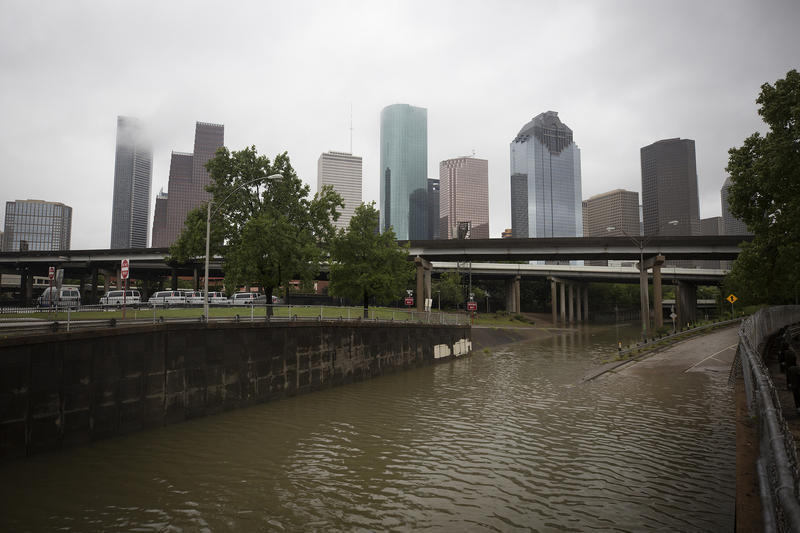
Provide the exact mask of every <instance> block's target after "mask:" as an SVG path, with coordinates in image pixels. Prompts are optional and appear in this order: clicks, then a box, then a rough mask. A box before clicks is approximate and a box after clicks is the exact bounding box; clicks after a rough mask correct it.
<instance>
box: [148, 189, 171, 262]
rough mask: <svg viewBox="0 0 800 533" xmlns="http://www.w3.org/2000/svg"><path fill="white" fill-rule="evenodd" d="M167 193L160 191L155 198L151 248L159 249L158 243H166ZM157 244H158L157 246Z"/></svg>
mask: <svg viewBox="0 0 800 533" xmlns="http://www.w3.org/2000/svg"><path fill="white" fill-rule="evenodd" d="M167 198H169V197H168V196H167V193H165V192H164V189H161V190H160V191H159V192H158V195H157V196H156V208H155V213H154V214H153V237H152V240H151V241H150V242H152V243H153V248H159V247H161V246H160V243H164V242H166V231H167ZM157 243H158V244H157Z"/></svg>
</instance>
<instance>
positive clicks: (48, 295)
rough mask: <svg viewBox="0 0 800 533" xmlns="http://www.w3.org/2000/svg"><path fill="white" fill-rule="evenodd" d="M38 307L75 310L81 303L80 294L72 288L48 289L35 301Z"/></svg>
mask: <svg viewBox="0 0 800 533" xmlns="http://www.w3.org/2000/svg"><path fill="white" fill-rule="evenodd" d="M37 303H38V304H39V307H60V308H67V307H69V308H72V309H77V308H78V306H80V303H81V293H80V292H78V289H75V288H72V287H61V288H60V289H58V288H56V287H48V288H46V289H45V290H44V292H43V293H42V295H41V296H39V299H38V300H37Z"/></svg>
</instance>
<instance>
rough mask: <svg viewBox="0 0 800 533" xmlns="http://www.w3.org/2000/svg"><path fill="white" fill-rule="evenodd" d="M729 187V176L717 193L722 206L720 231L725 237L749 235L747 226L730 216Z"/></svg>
mask: <svg viewBox="0 0 800 533" xmlns="http://www.w3.org/2000/svg"><path fill="white" fill-rule="evenodd" d="M730 187H731V178H730V176H729V177H727V178H725V183H723V184H722V188H721V189H720V191H719V196H720V203H721V204H722V229H723V233H724V234H725V235H751V232H750V231H748V229H747V224H745V223H744V222H742V221H741V220H739V219H738V218H736V217H734V216H733V215H732V214H731V205H730V203H729V202H728V196H729V191H728V189H730Z"/></svg>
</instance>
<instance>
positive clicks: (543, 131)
mask: <svg viewBox="0 0 800 533" xmlns="http://www.w3.org/2000/svg"><path fill="white" fill-rule="evenodd" d="M511 228H512V232H513V235H514V237H517V238H519V237H580V236H581V235H582V233H583V218H582V214H581V152H580V149H579V148H578V145H577V144H575V142H574V141H573V139H572V130H571V129H570V128H569V127H567V126H566V125H565V124H564V123H563V122H561V120H560V119H559V118H558V113H557V112H555V111H547V112H545V113H541V114H539V115H537V116H535V117H534V118H533V120H531V121H530V122H529V123H527V124H526V125H525V126H524V127H523V128H522V129H521V130H520V132H519V133H518V134H517V136H516V137H515V138H514V140H513V141H512V142H511Z"/></svg>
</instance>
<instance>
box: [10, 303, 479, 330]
mask: <svg viewBox="0 0 800 533" xmlns="http://www.w3.org/2000/svg"><path fill="white" fill-rule="evenodd" d="M212 307H213V306H212ZM216 308H218V309H226V310H229V311H227V313H226V316H217V317H215V316H212V317H211V318H210V319H208V322H210V323H242V322H262V323H263V322H265V321H268V322H294V321H305V322H309V321H311V322H319V323H323V322H343V321H350V322H367V321H368V322H383V323H423V324H443V325H465V324H468V323H469V317H468V316H466V315H464V314H463V313H441V312H436V311H431V312H425V311H413V310H405V309H392V308H370V309H369V311H368V317H367V318H365V317H364V313H363V308H360V307H358V308H357V307H336V306H318V305H315V306H309V305H284V304H274V305H269V306H267V305H263V304H262V305H241V306H230V305H224V306H218V307H216ZM268 310H271V313H269V312H268ZM50 311H51V310H50V309H47V308H44V309H42V308H38V307H28V308H20V307H13V308H9V307H0V314H7V315H14V316H15V317H19V318H11V319H0V337H2V336H8V335H30V334H37V333H47V332H57V331H67V332H69V331H75V330H78V329H81V330H85V329H106V328H109V327H126V326H141V325H145V324H163V323H169V324H176V323H183V324H186V323H198V322H199V323H205V322H206V321H207V320H206V317H205V316H203V307H202V305H199V306H196V305H195V306H192V305H190V306H182V307H170V308H169V309H165V308H164V307H163V306H155V307H151V306H147V305H146V304H142V305H140V306H138V307H136V308H127V309H126V318H125V319H121V317H119V316H117V315H120V312H119V309H118V308H116V307H104V306H99V305H94V306H81V307H80V308H78V309H67V308H65V309H58V315H54V314H52V313H51V312H50ZM171 311H177V312H178V313H180V314H181V315H182V316H175V317H169V316H164V315H166V314H170V312H171ZM90 313H91V314H93V315H97V314H98V313H103V314H105V313H110V314H114V315H115V316H113V317H109V318H98V317H96V316H93V317H91V318H89V317H87V316H86V315H87V314H90ZM31 314H48V315H49V317H48V318H24V316H25V315H31ZM54 317H57V318H54Z"/></svg>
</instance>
